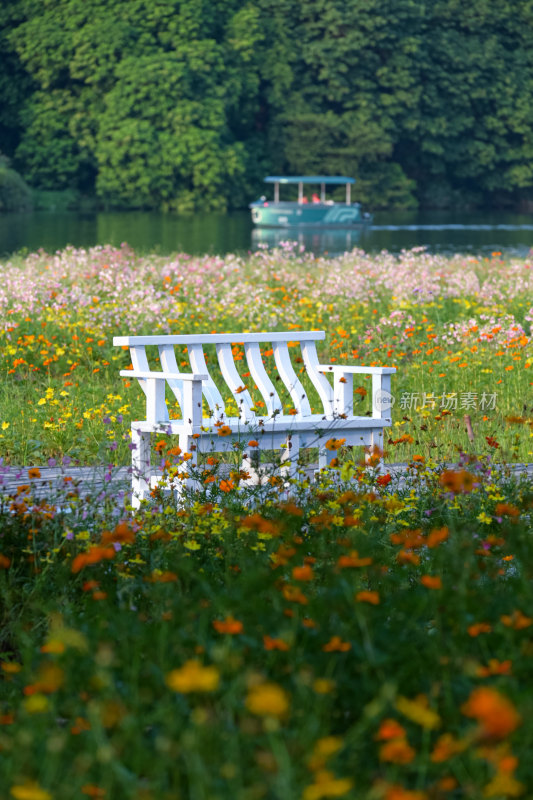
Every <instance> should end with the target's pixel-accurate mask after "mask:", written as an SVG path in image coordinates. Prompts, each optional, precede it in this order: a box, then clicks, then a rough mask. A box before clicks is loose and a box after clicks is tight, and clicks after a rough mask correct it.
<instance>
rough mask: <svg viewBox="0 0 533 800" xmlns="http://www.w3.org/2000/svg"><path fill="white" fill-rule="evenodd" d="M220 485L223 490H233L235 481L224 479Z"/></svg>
mask: <svg viewBox="0 0 533 800" xmlns="http://www.w3.org/2000/svg"><path fill="white" fill-rule="evenodd" d="M219 487H220V490H221V491H222V492H231V490H232V489H234V488H235V484H234V483H233V481H226V480H222V481H220V484H219Z"/></svg>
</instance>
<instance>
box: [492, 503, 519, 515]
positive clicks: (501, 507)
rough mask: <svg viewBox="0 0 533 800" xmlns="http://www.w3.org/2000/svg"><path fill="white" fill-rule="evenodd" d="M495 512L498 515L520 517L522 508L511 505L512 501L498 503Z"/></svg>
mask: <svg viewBox="0 0 533 800" xmlns="http://www.w3.org/2000/svg"><path fill="white" fill-rule="evenodd" d="M494 514H495V515H496V516H497V517H519V516H520V509H518V508H517V507H516V506H513V505H511V503H496V508H495V509H494Z"/></svg>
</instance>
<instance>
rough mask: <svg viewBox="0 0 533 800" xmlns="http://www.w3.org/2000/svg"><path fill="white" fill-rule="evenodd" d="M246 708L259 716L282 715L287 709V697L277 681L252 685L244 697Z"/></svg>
mask: <svg viewBox="0 0 533 800" xmlns="http://www.w3.org/2000/svg"><path fill="white" fill-rule="evenodd" d="M245 703H246V708H247V709H248V711H251V712H252V714H256V715H257V716H259V717H283V716H284V715H285V714H286V713H287V711H288V710H289V697H288V695H287V692H286V691H285V689H282V687H281V686H278V684H277V683H269V682H265V683H260V684H259V685H258V686H253V687H252V688H251V689H250V691H249V692H248V695H247V697H246V701H245Z"/></svg>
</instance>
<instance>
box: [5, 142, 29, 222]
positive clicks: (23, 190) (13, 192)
mask: <svg viewBox="0 0 533 800" xmlns="http://www.w3.org/2000/svg"><path fill="white" fill-rule="evenodd" d="M31 207H32V195H31V190H30V188H29V187H28V186H27V185H26V183H25V182H24V180H23V179H22V178H21V177H20V175H19V174H18V172H15V170H14V169H11V168H10V166H9V161H8V160H7V159H6V158H5V157H4V156H2V154H1V153H0V212H2V211H28V210H29V209H30V208H31Z"/></svg>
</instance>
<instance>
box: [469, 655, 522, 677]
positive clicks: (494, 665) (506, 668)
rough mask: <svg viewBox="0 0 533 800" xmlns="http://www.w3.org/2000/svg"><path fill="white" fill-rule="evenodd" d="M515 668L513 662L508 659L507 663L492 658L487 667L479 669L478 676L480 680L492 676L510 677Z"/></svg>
mask: <svg viewBox="0 0 533 800" xmlns="http://www.w3.org/2000/svg"><path fill="white" fill-rule="evenodd" d="M512 667H513V662H512V661H510V660H509V659H507V660H506V661H498V659H497V658H490V659H489V663H488V665H487V666H486V667H481V666H480V667H478V668H477V670H476V675H477V676H478V677H479V678H488V677H489V676H490V675H510V674H511V671H512Z"/></svg>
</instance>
